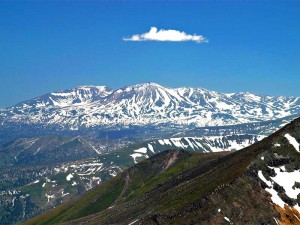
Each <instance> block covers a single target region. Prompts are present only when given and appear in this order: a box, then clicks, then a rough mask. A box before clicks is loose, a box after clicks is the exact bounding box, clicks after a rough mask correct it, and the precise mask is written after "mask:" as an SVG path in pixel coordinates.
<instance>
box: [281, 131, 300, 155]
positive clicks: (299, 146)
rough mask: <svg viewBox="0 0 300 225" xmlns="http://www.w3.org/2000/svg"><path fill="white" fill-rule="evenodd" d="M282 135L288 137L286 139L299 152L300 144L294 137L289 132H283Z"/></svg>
mask: <svg viewBox="0 0 300 225" xmlns="http://www.w3.org/2000/svg"><path fill="white" fill-rule="evenodd" d="M284 137H285V138H286V139H288V141H289V142H290V144H291V145H293V146H294V148H295V149H296V150H297V152H300V150H299V148H300V145H299V143H298V142H297V140H296V138H294V137H292V136H291V135H290V134H285V135H284Z"/></svg>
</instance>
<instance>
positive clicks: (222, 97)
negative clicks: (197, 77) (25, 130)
mask: <svg viewBox="0 0 300 225" xmlns="http://www.w3.org/2000/svg"><path fill="white" fill-rule="evenodd" d="M299 112H300V98H299V97H272V96H261V95H255V94H251V93H231V94H223V93H218V92H214V91H208V90H206V89H203V88H175V89H172V88H166V87H163V86H160V85H158V84H155V83H145V84H139V85H132V86H126V87H123V88H120V89H117V90H114V91H113V90H112V89H110V88H107V87H103V86H81V87H77V88H74V89H70V90H66V91H61V92H53V93H50V94H46V95H44V96H41V97H38V98H35V99H32V100H29V101H25V102H22V103H20V104H17V105H15V106H12V107H9V108H6V109H3V110H1V111H0V123H1V124H2V126H9V125H10V124H14V125H26V124H27V125H28V124H30V125H35V126H38V127H48V128H49V127H51V128H56V129H68V130H78V129H80V128H90V127H97V126H100V127H106V128H107V127H127V126H146V125H164V124H168V125H173V126H187V125H189V126H194V127H203V126H216V125H218V126H221V125H232V124H241V123H249V122H258V121H266V120H271V119H278V118H282V117H285V116H289V115H294V114H297V113H299Z"/></svg>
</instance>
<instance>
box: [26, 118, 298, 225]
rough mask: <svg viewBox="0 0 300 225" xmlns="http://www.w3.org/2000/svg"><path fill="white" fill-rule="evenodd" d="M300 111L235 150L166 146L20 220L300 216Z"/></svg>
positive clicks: (224, 220)
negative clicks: (294, 117) (201, 150)
mask: <svg viewBox="0 0 300 225" xmlns="http://www.w3.org/2000/svg"><path fill="white" fill-rule="evenodd" d="M299 143H300V119H297V120H294V121H293V122H292V123H290V124H288V125H287V126H285V127H283V128H282V129H280V130H279V131H277V132H276V133H274V134H273V135H271V136H269V137H268V138H265V139H263V140H262V141H260V142H257V143H255V144H253V145H251V146H249V147H247V148H244V149H242V150H240V151H236V152H233V153H230V154H228V153H226V152H221V153H207V154H203V153H191V152H185V151H180V150H176V151H165V152H163V153H160V154H157V155H155V156H153V157H151V158H149V159H146V160H144V161H142V162H140V163H138V164H136V165H135V166H133V167H131V168H129V169H127V170H125V171H123V172H122V173H120V174H119V175H117V176H116V177H115V178H113V179H111V180H109V181H108V182H105V183H103V184H102V185H100V186H99V187H98V188H95V189H93V190H90V191H89V192H87V193H86V194H84V195H83V196H81V197H79V198H75V199H72V200H70V201H68V202H67V203H65V204H63V205H62V206H60V207H57V208H56V209H54V210H51V211H49V212H47V213H46V214H43V215H41V216H38V217H36V218H34V219H32V220H30V221H28V222H26V223H25V224H58V223H61V222H65V224H274V225H275V224H280V225H281V224H300V221H299V216H300V214H299V210H300V208H299V207H300V195H299V194H300V186H299V183H300V176H299V173H300V149H299V148H300V144H299Z"/></svg>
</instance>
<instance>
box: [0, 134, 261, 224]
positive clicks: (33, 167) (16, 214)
mask: <svg viewBox="0 0 300 225" xmlns="http://www.w3.org/2000/svg"><path fill="white" fill-rule="evenodd" d="M261 138H262V137H261V136H256V135H232V136H226V137H201V138H191V137H185V138H172V139H159V140H153V141H148V142H142V143H138V144H132V145H129V146H127V147H124V148H121V149H119V150H116V151H113V152H109V153H105V154H100V155H97V157H92V158H88V159H85V160H80V161H74V162H66V161H68V160H67V159H69V158H68V157H67V156H68V155H72V156H73V157H75V156H76V154H77V157H78V156H79V155H78V152H77V150H76V148H74V147H75V145H73V144H72V145H69V144H68V145H66V144H64V145H63V146H69V147H73V149H72V148H69V149H68V148H65V149H63V148H59V151H54V152H55V153H56V154H57V155H58V156H59V157H60V158H61V161H64V163H55V164H53V163H54V162H55V160H52V161H51V160H50V159H51V157H52V154H51V152H52V151H51V147H52V148H53V147H54V146H56V145H57V143H58V141H59V140H60V141H62V140H67V141H66V143H70V142H71V143H73V139H74V138H73V139H72V138H69V139H64V138H60V139H57V138H54V139H53V143H51V142H50V140H51V138H49V137H43V138H41V140H40V139H39V141H38V140H36V139H35V144H33V143H32V142H31V139H29V140H28V139H22V140H18V141H16V142H13V143H11V144H9V145H8V146H9V148H8V150H12V154H11V157H10V158H11V159H12V160H13V161H14V164H13V166H7V165H6V166H5V167H2V174H1V175H0V208H1V207H2V211H0V221H2V224H13V223H14V222H17V221H21V220H24V219H29V218H30V217H32V216H34V215H36V214H38V213H41V212H43V211H45V210H47V209H50V208H53V207H55V206H57V205H58V204H60V203H62V202H65V201H66V200H68V199H70V198H72V197H74V196H76V195H78V194H82V193H84V192H85V191H87V190H89V189H91V188H93V187H95V186H97V185H99V184H101V183H102V182H104V181H106V180H108V179H110V178H112V177H114V176H116V175H117V174H118V173H120V172H121V171H122V170H124V169H126V168H128V167H130V166H132V165H134V164H135V163H137V162H140V161H142V160H143V159H146V158H149V157H151V156H153V155H155V154H157V153H159V152H163V151H166V150H169V149H185V150H189V151H193V152H220V151H225V150H232V151H234V150H238V149H241V148H243V147H245V146H248V145H250V144H252V143H254V142H256V141H258V140H259V139H261ZM45 139H46V140H47V141H48V142H46V140H45ZM81 139H82V138H80V140H81ZM74 140H77V138H75V139H74ZM29 141H30V142H29ZM86 141H87V140H85V139H82V141H81V142H80V143H85V142H86ZM89 141H90V142H91V140H89ZM46 143H47V145H46ZM76 143H77V141H76ZM98 144H99V143H98ZM35 145H36V146H35ZM29 146H31V150H30V148H29ZM38 146H40V147H38ZM94 146H96V144H95V143H94ZM21 147H23V148H26V149H23V150H22V151H21V152H27V156H28V157H24V156H22V155H21V154H19V155H18V156H17V159H18V160H20V161H17V160H15V158H14V157H15V154H16V152H14V151H16V150H18V152H19V151H20V149H22V148H21ZM81 147H83V146H81ZM87 147H89V146H87ZM39 148H40V150H39V152H42V151H45V152H46V153H47V152H48V153H47V154H46V155H45V157H46V159H45V158H39V157H38V158H35V155H34V153H36V152H37V150H38V149H39ZM47 149H50V150H47ZM98 149H99V151H100V149H101V148H98ZM8 150H7V151H8ZM90 150H93V149H90ZM102 150H103V149H102ZM86 151H89V149H88V148H87V149H86ZM49 152H50V153H49ZM94 154H96V153H94ZM65 155H66V156H65ZM3 156H4V155H3ZM47 158H49V159H47ZM3 159H4V160H5V159H6V158H5V157H4V158H3ZM21 159H23V160H21ZM25 159H26V160H25ZM49 160H50V162H52V163H50V162H49ZM5 161H6V162H7V161H8V160H5ZM25 161H26V162H27V164H26V163H25ZM0 162H1V160H0ZM49 163H50V164H49ZM4 203H5V204H4ZM7 215H10V216H9V217H8V216H7ZM4 220H5V221H6V222H5V223H4V222H3V221H4ZM9 221H11V222H9Z"/></svg>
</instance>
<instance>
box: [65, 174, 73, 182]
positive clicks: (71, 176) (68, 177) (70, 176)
mask: <svg viewBox="0 0 300 225" xmlns="http://www.w3.org/2000/svg"><path fill="white" fill-rule="evenodd" d="M72 178H73V175H72V174H71V173H70V174H69V175H68V176H67V177H66V180H67V181H70V180H71V179H72Z"/></svg>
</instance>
